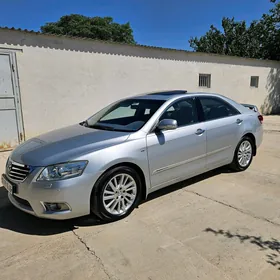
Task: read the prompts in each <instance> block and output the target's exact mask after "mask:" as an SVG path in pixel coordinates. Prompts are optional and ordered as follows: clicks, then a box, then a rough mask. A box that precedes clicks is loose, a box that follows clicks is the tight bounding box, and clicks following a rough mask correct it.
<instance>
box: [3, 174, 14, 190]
mask: <svg viewBox="0 0 280 280" xmlns="http://www.w3.org/2000/svg"><path fill="white" fill-rule="evenodd" d="M1 182H2V185H3V186H4V188H5V189H6V190H7V191H8V192H9V193H10V194H14V193H17V185H16V184H13V183H12V182H10V181H9V180H8V178H7V177H6V175H5V174H3V175H2V176H1Z"/></svg>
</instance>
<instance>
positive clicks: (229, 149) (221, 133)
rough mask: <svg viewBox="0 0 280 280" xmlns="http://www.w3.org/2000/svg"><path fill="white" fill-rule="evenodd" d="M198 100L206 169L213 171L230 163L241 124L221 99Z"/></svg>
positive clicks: (234, 111)
mask: <svg viewBox="0 0 280 280" xmlns="http://www.w3.org/2000/svg"><path fill="white" fill-rule="evenodd" d="M199 100H200V103H201V105H202V110H203V113H204V118H205V127H206V137H207V145H206V150H207V158H206V167H207V169H214V168H216V167H219V166H222V165H225V164H228V163H230V162H231V161H232V159H233V155H234V151H235V148H236V146H237V143H238V141H239V140H240V139H239V137H240V134H241V130H242V129H243V122H242V120H241V118H240V117H239V115H240V113H239V112H238V111H237V110H236V109H235V108H234V107H232V106H231V105H230V104H228V103H227V102H226V101H224V100H222V99H221V98H218V97H210V96H209V97H206V96H203V97H199Z"/></svg>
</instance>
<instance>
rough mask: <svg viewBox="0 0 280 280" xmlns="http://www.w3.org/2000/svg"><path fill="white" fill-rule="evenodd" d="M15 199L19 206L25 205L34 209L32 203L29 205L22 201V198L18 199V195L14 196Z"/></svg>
mask: <svg viewBox="0 0 280 280" xmlns="http://www.w3.org/2000/svg"><path fill="white" fill-rule="evenodd" d="M13 198H14V199H15V200H16V201H17V202H18V203H19V204H21V205H23V206H27V207H29V208H31V209H32V207H31V205H30V203H29V202H28V201H27V200H25V199H22V198H20V197H18V196H16V195H13Z"/></svg>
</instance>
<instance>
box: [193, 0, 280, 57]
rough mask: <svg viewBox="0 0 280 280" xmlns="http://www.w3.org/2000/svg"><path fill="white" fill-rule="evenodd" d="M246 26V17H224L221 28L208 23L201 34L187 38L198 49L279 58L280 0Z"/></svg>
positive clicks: (243, 55) (207, 51)
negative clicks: (242, 19)
mask: <svg viewBox="0 0 280 280" xmlns="http://www.w3.org/2000/svg"><path fill="white" fill-rule="evenodd" d="M271 2H273V3H274V7H273V8H272V9H271V10H270V11H269V13H267V14H263V16H262V17H261V18H260V19H259V20H256V21H253V22H251V24H250V25H249V26H247V25H246V23H245V21H235V20H234V18H223V20H222V28H223V30H222V31H220V30H218V29H217V28H216V27H215V26H213V25H211V26H210V30H209V31H208V32H206V34H205V35H203V36H202V37H200V38H198V37H194V38H193V37H192V38H191V39H190V40H189V43H190V46H191V48H193V50H194V51H197V52H206V53H216V54H225V55H233V56H241V57H251V58H261V59H273V60H280V2H279V1H277V0H272V1H271Z"/></svg>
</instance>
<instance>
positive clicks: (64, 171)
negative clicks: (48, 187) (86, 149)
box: [37, 161, 88, 181]
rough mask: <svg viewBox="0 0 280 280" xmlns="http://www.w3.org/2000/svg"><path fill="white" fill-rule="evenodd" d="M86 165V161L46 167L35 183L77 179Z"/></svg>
mask: <svg viewBox="0 0 280 280" xmlns="http://www.w3.org/2000/svg"><path fill="white" fill-rule="evenodd" d="M87 163H88V162H87V161H72V162H67V163H61V164H55V165H50V166H47V167H46V168H44V170H43V171H42V172H41V174H40V175H39V177H38V178H37V181H53V180H63V179H69V178H73V177H78V176H80V175H82V173H83V171H84V169H85V168H86V166H87Z"/></svg>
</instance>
